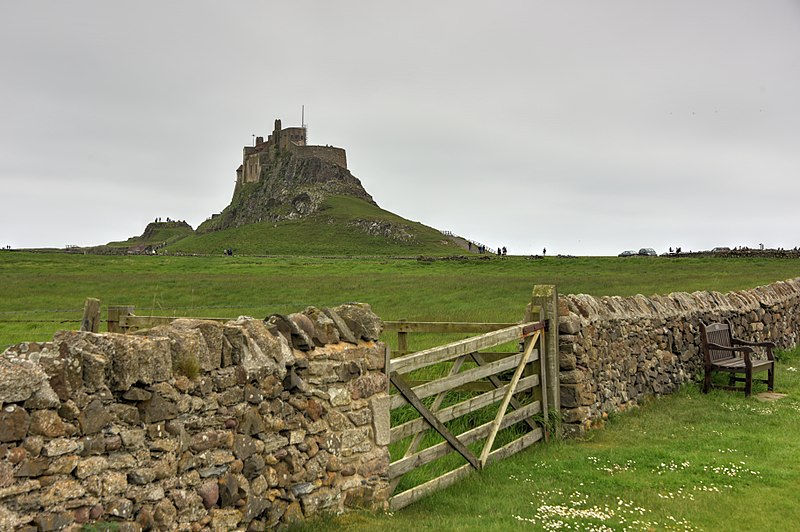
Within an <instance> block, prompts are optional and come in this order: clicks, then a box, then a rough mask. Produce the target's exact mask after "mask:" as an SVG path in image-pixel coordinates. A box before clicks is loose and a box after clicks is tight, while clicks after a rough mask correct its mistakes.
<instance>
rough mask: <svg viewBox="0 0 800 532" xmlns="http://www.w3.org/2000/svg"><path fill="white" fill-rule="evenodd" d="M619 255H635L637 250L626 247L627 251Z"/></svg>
mask: <svg viewBox="0 0 800 532" xmlns="http://www.w3.org/2000/svg"><path fill="white" fill-rule="evenodd" d="M619 256H620V257H635V256H636V251H634V250H632V249H626V250H625V251H623V252H622V253H620V254H619Z"/></svg>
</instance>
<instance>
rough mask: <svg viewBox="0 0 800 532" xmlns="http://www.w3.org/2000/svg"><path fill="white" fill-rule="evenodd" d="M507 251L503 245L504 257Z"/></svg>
mask: <svg viewBox="0 0 800 532" xmlns="http://www.w3.org/2000/svg"><path fill="white" fill-rule="evenodd" d="M507 253H508V251H507V250H506V247H505V246H503V256H504V257H505V256H506V254H507Z"/></svg>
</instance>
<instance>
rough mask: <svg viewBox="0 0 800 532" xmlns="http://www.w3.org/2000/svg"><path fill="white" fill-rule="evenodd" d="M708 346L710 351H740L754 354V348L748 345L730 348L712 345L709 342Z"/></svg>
mask: <svg viewBox="0 0 800 532" xmlns="http://www.w3.org/2000/svg"><path fill="white" fill-rule="evenodd" d="M706 346H708V348H709V349H718V350H720V351H731V352H737V351H738V352H742V353H752V352H753V348H752V347H750V346H747V345H743V346H736V345H735V346H733V347H730V346H725V345H719V344H712V343H711V342H709V343H707V344H706Z"/></svg>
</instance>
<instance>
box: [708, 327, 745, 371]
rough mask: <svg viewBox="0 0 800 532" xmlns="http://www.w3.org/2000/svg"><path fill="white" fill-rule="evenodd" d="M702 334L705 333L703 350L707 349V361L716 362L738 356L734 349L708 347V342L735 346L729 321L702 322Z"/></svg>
mask: <svg viewBox="0 0 800 532" xmlns="http://www.w3.org/2000/svg"><path fill="white" fill-rule="evenodd" d="M701 334H703V351H705V357H706V362H711V363H714V362H717V361H719V360H726V359H729V358H735V357H736V356H738V355H736V354H735V353H733V352H732V351H723V350H722V349H709V348H708V344H717V345H721V346H723V347H732V346H733V342H732V341H731V336H732V335H731V328H730V326H729V325H728V324H727V323H712V324H711V325H703V324H701Z"/></svg>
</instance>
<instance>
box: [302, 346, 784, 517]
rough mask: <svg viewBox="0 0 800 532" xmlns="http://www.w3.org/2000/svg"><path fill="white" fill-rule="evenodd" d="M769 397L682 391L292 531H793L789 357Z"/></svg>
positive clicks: (692, 389) (695, 389)
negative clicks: (422, 488)
mask: <svg viewBox="0 0 800 532" xmlns="http://www.w3.org/2000/svg"><path fill="white" fill-rule="evenodd" d="M764 389H765V388H764V387H763V385H760V387H759V388H758V389H757V391H762V390H764ZM776 391H778V392H781V393H785V394H788V396H787V397H785V398H783V399H780V400H778V401H775V402H760V401H758V400H757V399H756V398H755V397H752V398H749V399H745V398H744V394H742V393H731V392H727V391H718V390H715V391H712V393H710V394H708V395H703V394H702V393H700V392H699V389H698V387H697V386H696V385H693V384H688V385H686V386H685V387H684V388H683V389H682V390H681V391H680V392H678V393H676V394H673V395H671V396H666V397H663V398H659V399H655V400H653V401H651V402H650V403H648V404H647V405H645V406H643V407H640V408H637V409H634V410H631V411H629V412H626V413H623V414H618V415H616V416H613V418H612V419H611V420H610V421H609V422H608V423H607V424H606V426H605V428H604V429H603V430H596V431H592V432H590V433H589V435H588V437H587V438H586V439H585V440H584V441H553V442H551V443H547V444H537V445H534V446H533V447H531V448H529V449H528V450H526V451H523V452H522V453H519V454H517V455H515V456H513V457H511V458H509V459H507V460H505V461H503V462H500V463H498V464H495V465H492V466H490V467H489V468H487V469H486V470H484V471H483V472H481V473H473V474H472V475H471V476H470V477H469V478H467V479H466V480H465V481H463V482H460V483H458V484H456V485H454V486H452V487H450V488H448V489H446V490H443V491H440V492H437V493H435V494H433V495H431V496H429V497H426V498H425V499H423V500H421V501H419V502H417V503H415V504H413V505H411V506H409V507H407V508H405V509H403V510H401V511H399V512H394V513H389V514H369V513H365V512H357V513H353V514H346V515H343V516H340V517H338V518H333V517H322V518H320V519H315V520H313V521H311V522H310V523H308V524H306V525H305V527H304V528H303V529H304V530H315V531H316V530H329V531H333V530H365V531H366V530H382V531H386V532H389V531H395V530H396V531H403V532H405V531H408V530H431V531H434V530H435V531H439V530H476V531H478V530H480V531H484V530H487V531H491V530H497V531H502V530H515V529H519V530H584V531H588V530H796V528H797V523H798V522H800V505H798V504H797V486H798V485H800V438H798V431H797V420H798V418H800V351H795V352H794V353H792V354H791V356H790V357H788V360H785V361H784V362H782V363H781V364H780V365H779V366H778V370H777V384H776Z"/></svg>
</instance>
